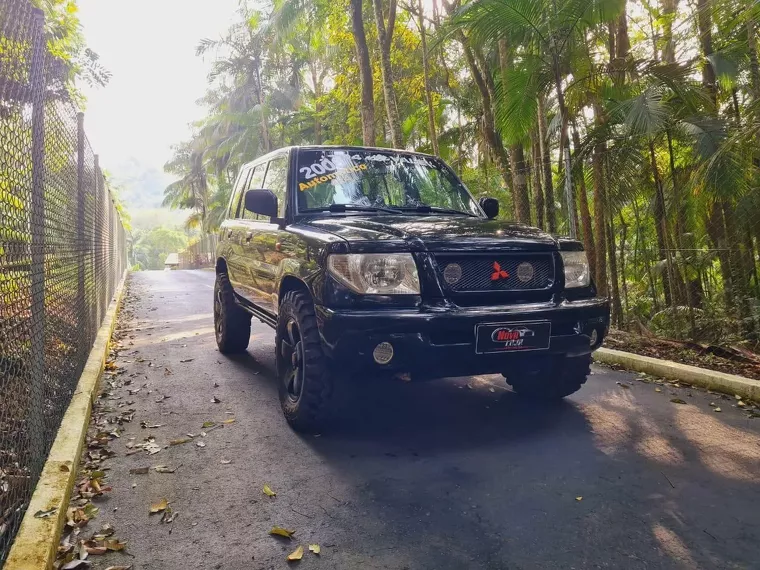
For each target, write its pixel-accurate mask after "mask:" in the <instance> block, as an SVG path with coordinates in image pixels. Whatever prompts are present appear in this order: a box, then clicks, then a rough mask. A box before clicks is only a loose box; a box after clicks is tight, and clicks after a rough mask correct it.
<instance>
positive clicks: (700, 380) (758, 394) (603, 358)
mask: <svg viewBox="0 0 760 570" xmlns="http://www.w3.org/2000/svg"><path fill="white" fill-rule="evenodd" d="M594 360H596V361H597V362H602V363H604V364H617V365H618V366H622V367H623V368H627V369H628V370H635V371H636V372H645V373H647V374H652V375H653V376H661V377H663V378H670V379H673V380H681V381H682V382H686V383H688V384H693V385H694V386H700V387H702V388H707V389H708V390H714V391H716V392H723V393H725V394H731V395H735V394H738V395H739V396H741V397H743V398H747V399H750V400H754V401H760V381H758V380H752V379H750V378H744V377H743V376H736V375H734V374H726V373H724V372H717V371H714V370H706V369H704V368H698V367H696V366H690V365H688V364H680V363H678V362H672V361H670V360H660V359H658V358H651V357H649V356H640V355H638V354H631V353H630V352H623V351H622V350H613V349H611V348H600V349H599V350H597V351H596V352H594Z"/></svg>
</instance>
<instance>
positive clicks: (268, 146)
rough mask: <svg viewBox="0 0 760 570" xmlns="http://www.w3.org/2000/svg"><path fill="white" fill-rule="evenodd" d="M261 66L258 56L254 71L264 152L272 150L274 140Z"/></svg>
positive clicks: (255, 94) (255, 60)
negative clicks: (270, 127) (266, 110)
mask: <svg viewBox="0 0 760 570" xmlns="http://www.w3.org/2000/svg"><path fill="white" fill-rule="evenodd" d="M260 66H261V62H260V61H259V58H258V56H257V57H255V58H254V60H253V73H254V85H255V93H254V97H256V103H258V105H259V118H260V123H261V142H262V146H263V148H264V152H265V153H267V152H269V151H270V150H272V142H271V140H270V137H269V125H268V124H267V117H266V113H264V93H263V90H262V86H261V73H260Z"/></svg>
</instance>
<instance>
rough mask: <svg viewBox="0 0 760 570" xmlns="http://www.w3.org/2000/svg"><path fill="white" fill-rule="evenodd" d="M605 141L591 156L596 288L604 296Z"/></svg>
mask: <svg viewBox="0 0 760 570" xmlns="http://www.w3.org/2000/svg"><path fill="white" fill-rule="evenodd" d="M605 152H606V149H605V146H604V143H598V144H596V145H594V150H593V153H592V156H591V169H592V178H593V180H594V241H595V244H596V273H595V275H596V288H597V289H598V291H599V294H600V295H601V296H603V297H606V296H607V291H608V290H607V235H606V231H607V230H606V220H605V218H606V215H605V210H606V209H607V208H606V204H607V193H606V188H605V186H604V184H605V180H604V153H605Z"/></svg>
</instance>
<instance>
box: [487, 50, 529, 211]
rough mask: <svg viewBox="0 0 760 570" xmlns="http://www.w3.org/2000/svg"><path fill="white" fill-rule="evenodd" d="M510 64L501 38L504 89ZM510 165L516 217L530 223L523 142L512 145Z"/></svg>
mask: <svg viewBox="0 0 760 570" xmlns="http://www.w3.org/2000/svg"><path fill="white" fill-rule="evenodd" d="M509 65H510V61H509V50H508V48H507V41H506V40H499V66H500V67H501V82H502V84H501V85H502V90H503V89H505V88H506V86H507V72H508V71H509ZM494 91H495V90H494ZM509 166H510V169H511V170H512V197H513V202H514V209H515V218H516V219H517V221H518V222H522V223H524V224H530V197H529V194H528V180H527V169H526V167H525V150H524V149H523V145H522V143H517V144H514V145H512V146H511V147H510V149H509Z"/></svg>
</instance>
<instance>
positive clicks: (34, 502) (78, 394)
mask: <svg viewBox="0 0 760 570" xmlns="http://www.w3.org/2000/svg"><path fill="white" fill-rule="evenodd" d="M126 277H127V272H126V271H125V272H124V275H123V276H122V279H121V282H120V283H119V286H118V287H117V288H116V293H115V295H114V297H115V298H114V300H113V301H112V302H111V305H110V307H109V308H108V311H107V312H106V314H105V317H104V318H103V324H102V325H101V326H100V329H99V330H98V334H97V336H96V337H95V342H94V343H93V345H92V350H91V351H90V356H89V358H88V359H87V362H86V364H85V367H84V370H83V371H82V375H81V376H80V377H79V383H78V384H77V388H76V390H75V392H74V395H73V396H72V398H71V403H70V404H69V407H68V408H67V409H66V413H65V414H64V416H63V420H62V421H61V426H60V427H59V428H58V434H57V435H56V438H55V442H53V447H52V448H51V449H50V453H49V454H48V458H47V461H46V462H45V467H43V469H42V474H41V475H40V480H39V481H38V482H37V487H35V489H34V494H33V495H32V499H31V501H29V508H27V510H26V514H25V515H24V520H23V521H22V522H21V528H19V531H18V534H17V535H16V538H15V540H14V542H13V547H12V548H11V551H10V555H9V556H8V559H7V560H6V562H5V566H4V567H3V568H4V570H49V569H50V568H52V567H53V562H55V554H56V550H57V549H58V542H59V541H60V539H61V531H62V530H63V525H64V523H65V522H66V509H67V508H68V504H69V498H70V497H71V490H72V488H73V487H74V482H75V480H76V472H77V467H78V465H79V456H80V454H81V453H82V446H83V445H84V440H85V435H86V434H87V426H88V425H89V422H90V412H91V411H92V403H93V401H94V399H95V397H96V393H97V386H98V380H99V379H100V374H101V372H103V367H104V366H105V362H106V357H107V356H108V343H109V342H110V340H111V334H112V333H113V329H114V327H115V326H116V315H117V313H118V311H119V307H120V305H121V300H122V297H123V295H124V283H125V281H126ZM54 508H55V509H57V510H56V512H55V514H53V515H52V516H50V517H48V518H44V519H40V518H35V516H34V513H36V512H37V511H48V510H50V509H54Z"/></svg>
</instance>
